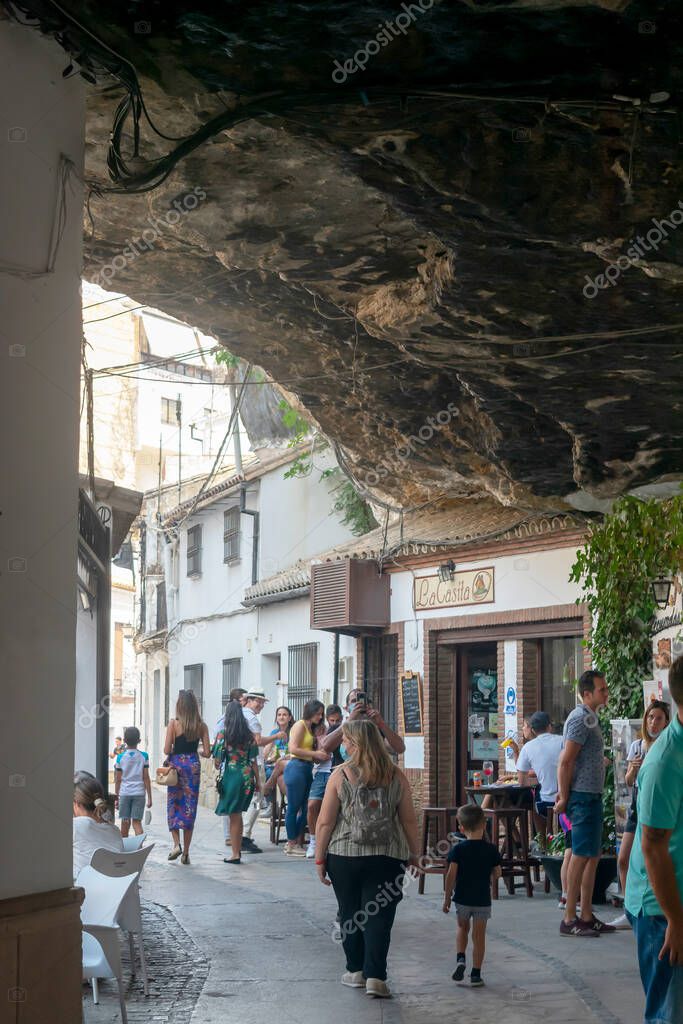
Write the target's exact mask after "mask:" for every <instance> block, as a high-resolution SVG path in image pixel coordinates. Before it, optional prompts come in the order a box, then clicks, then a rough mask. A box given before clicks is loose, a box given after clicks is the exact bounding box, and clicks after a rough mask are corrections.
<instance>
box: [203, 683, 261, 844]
mask: <svg viewBox="0 0 683 1024" xmlns="http://www.w3.org/2000/svg"><path fill="white" fill-rule="evenodd" d="M213 756H214V760H215V763H216V768H217V769H218V781H217V783H216V786H217V789H218V804H217V806H216V814H218V815H221V816H225V815H229V817H230V846H231V848H232V857H224V858H223V860H224V861H225V863H226V864H241V862H242V812H243V811H246V810H248V808H249V805H250V803H251V799H252V797H253V795H254V790H255V789H256V790H258V789H259V778H258V771H257V767H256V758H257V756H258V747H257V746H256V744H255V743H254V735H253V733H252V731H251V729H250V728H249V726H248V725H247V722H246V719H245V717H244V714H243V713H242V706H241V705H240V704H239V702H238V701H235V700H231V701H230V703H229V704H228V706H227V708H226V709H225V722H224V723H223V728H222V729H221V731H220V732H219V733H218V735H217V736H216V742H215V743H214V747H213Z"/></svg>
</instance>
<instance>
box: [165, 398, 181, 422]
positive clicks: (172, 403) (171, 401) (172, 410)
mask: <svg viewBox="0 0 683 1024" xmlns="http://www.w3.org/2000/svg"><path fill="white" fill-rule="evenodd" d="M179 405H180V403H179V401H177V400H176V399H175V398H162V399H161V422H162V423H169V424H171V425H172V426H177V424H178V412H179V411H180V409H179Z"/></svg>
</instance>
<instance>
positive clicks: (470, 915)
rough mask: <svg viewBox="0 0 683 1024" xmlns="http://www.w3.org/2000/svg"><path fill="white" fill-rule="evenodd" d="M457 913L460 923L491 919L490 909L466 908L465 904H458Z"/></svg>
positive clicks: (456, 906) (456, 905)
mask: <svg viewBox="0 0 683 1024" xmlns="http://www.w3.org/2000/svg"><path fill="white" fill-rule="evenodd" d="M455 912H456V914H457V915H458V919H459V920H460V921H469V920H472V921H488V920H489V918H490V917H491V908H490V907H466V906H465V905H464V903H456V904H455Z"/></svg>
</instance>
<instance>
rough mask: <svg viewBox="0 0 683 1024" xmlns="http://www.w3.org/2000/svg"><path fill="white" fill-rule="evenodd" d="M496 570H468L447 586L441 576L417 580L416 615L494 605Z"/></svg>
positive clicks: (415, 593) (414, 591)
mask: <svg viewBox="0 0 683 1024" xmlns="http://www.w3.org/2000/svg"><path fill="white" fill-rule="evenodd" d="M493 577H494V569H493V566H491V567H490V568H487V569H464V570H462V571H460V572H455V573H454V574H453V579H452V580H449V581H448V582H446V583H444V582H443V581H442V580H440V579H439V577H438V576H437V575H434V576H417V577H416V578H415V581H414V583H413V608H414V609H415V611H416V612H419V611H428V610H429V609H430V608H459V607H461V606H463V605H472V604H492V603H493V601H494V596H493Z"/></svg>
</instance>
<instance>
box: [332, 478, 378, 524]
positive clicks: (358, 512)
mask: <svg viewBox="0 0 683 1024" xmlns="http://www.w3.org/2000/svg"><path fill="white" fill-rule="evenodd" d="M335 473H340V474H341V470H332V473H331V474H330V475H334V474H335ZM332 493H333V494H335V495H336V499H335V502H334V505H333V506H332V511H333V512H336V513H337V514H338V515H340V516H341V521H342V523H343V524H344V526H348V528H349V530H350V531H351V533H353V534H354V535H355V536H356V537H360V536H362V535H363V534H364V533H368V532H369V531H370V530H374V529H375V528H376V527H377V525H378V523H377V520H376V519H375V517H374V516H373V514H372V509H371V508H370V506H369V505H368V503H367V501H365V499H364V498H362V497H361V496H360V494H359V493H358V491H357V490H356V488H355V487H354V486H353V484H352V483H351V481H350V480H349V479H347V478H346V477H345V478H344V479H343V480H342V481H341V483H339V484H337V486H336V487H334V488H333V489H332Z"/></svg>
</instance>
